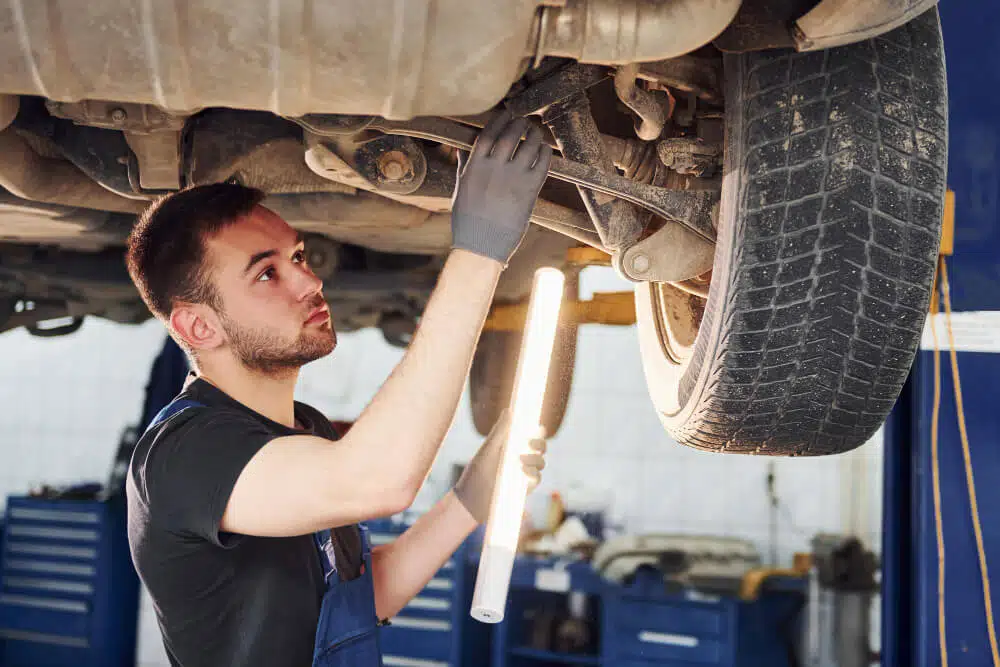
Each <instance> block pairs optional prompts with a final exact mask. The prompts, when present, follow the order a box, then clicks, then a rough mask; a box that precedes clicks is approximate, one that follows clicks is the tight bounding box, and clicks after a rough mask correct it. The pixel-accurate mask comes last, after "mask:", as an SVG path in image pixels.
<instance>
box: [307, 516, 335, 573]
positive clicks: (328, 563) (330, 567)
mask: <svg viewBox="0 0 1000 667" xmlns="http://www.w3.org/2000/svg"><path fill="white" fill-rule="evenodd" d="M313 541H314V542H315V543H316V550H317V551H318V552H319V560H320V564H321V565H322V566H323V581H324V582H326V584H327V585H329V583H330V577H331V575H334V574H336V572H337V568H336V566H335V565H334V563H335V562H336V560H337V559H336V557H335V556H334V554H333V542H332V540H331V531H330V529H329V528H325V529H323V530H318V531H316V532H315V533H313Z"/></svg>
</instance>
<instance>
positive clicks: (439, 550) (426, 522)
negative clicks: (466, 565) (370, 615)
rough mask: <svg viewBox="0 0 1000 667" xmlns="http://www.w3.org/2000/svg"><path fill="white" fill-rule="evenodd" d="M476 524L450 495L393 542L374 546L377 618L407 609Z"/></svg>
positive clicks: (373, 569)
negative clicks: (405, 607) (407, 605)
mask: <svg viewBox="0 0 1000 667" xmlns="http://www.w3.org/2000/svg"><path fill="white" fill-rule="evenodd" d="M477 525H478V524H477V522H476V520H475V519H473V518H472V515H471V514H469V512H468V511H467V510H466V509H465V507H464V506H463V505H462V503H460V502H459V501H458V499H457V498H456V497H455V495H454V494H453V493H451V492H449V493H448V494H447V495H445V496H444V498H442V499H441V500H440V501H438V502H437V503H436V504H435V505H434V507H432V508H431V509H430V511H428V512H427V513H426V514H424V515H423V516H421V517H420V518H419V519H417V520H416V521H415V522H414V524H413V525H412V526H410V528H409V529H407V530H406V532H404V533H403V534H402V535H400V536H399V537H398V538H397V539H396V540H395V541H394V542H392V543H391V544H386V545H382V546H379V547H376V548H375V549H374V550H373V551H372V578H373V580H374V585H375V610H376V613H377V614H378V617H379V618H390V617H392V616H395V615H396V614H397V613H398V612H399V610H400V609H402V608H403V607H404V606H406V604H407V603H408V602H409V601H410V600H411V599H413V597H414V596H415V595H416V594H417V593H419V592H420V591H421V590H422V589H423V588H424V587H425V586H426V585H427V582H428V581H430V580H431V579H432V578H433V577H434V574H435V573H436V572H437V571H438V570H440V569H441V567H442V566H443V565H444V564H445V562H446V561H447V560H448V559H449V558H450V557H451V556H452V554H454V553H455V550H456V549H458V547H460V546H461V544H462V541H463V540H465V538H467V537H468V536H469V534H470V533H471V532H472V531H473V530H475V528H476V526H477ZM456 566H457V567H460V566H461V564H456Z"/></svg>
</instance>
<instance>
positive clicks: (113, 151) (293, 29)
mask: <svg viewBox="0 0 1000 667" xmlns="http://www.w3.org/2000/svg"><path fill="white" fill-rule="evenodd" d="M861 4H866V5H867V7H866V8H865V9H864V10H863V11H862V10H859V9H858V6H857V5H858V3H847V10H843V9H842V10H840V13H838V12H836V11H833V10H831V8H830V4H829V0H825V1H824V2H817V1H816V0H785V1H782V2H777V1H773V0H744V1H743V2H740V0H713V1H711V2H693V1H682V0H677V1H674V2H651V1H632V2H612V1H610V0H603V1H596V0H595V1H592V2H586V1H584V0H561V1H559V2H542V3H539V2H534V1H531V2H528V1H525V0H522V1H520V2H513V3H505V4H503V5H501V6H496V7H492V6H491V7H490V8H489V11H487V9H486V8H480V9H481V11H471V10H470V9H469V7H468V6H467V4H464V3H447V2H445V3H440V2H430V1H428V2H414V3H393V2H389V1H388V0H379V1H376V2H369V3H365V6H364V7H363V8H361V7H359V6H356V5H354V4H353V3H346V2H330V3H320V4H316V3H298V2H293V3H284V4H282V5H281V7H280V11H278V10H277V9H273V8H271V9H269V5H267V3H259V6H257V5H256V4H255V6H254V7H253V8H252V9H253V10H255V11H252V10H250V8H246V9H241V10H235V9H233V8H232V7H229V6H228V5H225V4H224V3H215V2H208V1H201V2H193V1H192V2H182V3H179V6H180V7H181V8H182V10H183V11H177V10H176V9H169V10H168V9H165V8H163V9H161V8H160V7H156V8H153V7H151V6H145V5H143V6H142V7H141V8H132V7H131V6H126V4H125V3H114V2H96V3H90V5H88V7H87V8H85V9H84V8H78V7H76V6H75V5H71V4H70V3H66V2H61V3H60V2H56V3H46V4H45V5H44V6H43V5H37V4H27V3H23V2H15V3H12V4H11V9H9V10H6V11H7V13H6V14H4V13H3V12H2V11H0V26H2V27H3V28H4V34H13V35H17V36H18V39H17V40H8V43H5V44H4V45H0V60H2V61H3V62H5V63H7V67H6V68H5V69H4V72H3V73H2V74H0V331H5V330H10V329H13V328H17V327H22V326H23V327H27V328H28V330H29V331H30V332H31V333H33V334H35V335H40V336H53V335H60V334H67V333H72V332H73V331H75V330H76V329H77V328H78V327H79V326H80V323H81V322H82V319H83V318H84V317H87V316H97V317H103V318H107V319H110V320H113V321H117V322H122V323H138V322H141V321H143V320H145V319H148V318H149V317H150V315H149V313H148V311H147V310H146V308H145V306H144V305H143V303H142V302H141V300H140V299H139V297H138V294H137V292H136V291H135V290H134V288H133V286H132V284H131V282H130V281H129V278H128V275H127V273H126V272H125V268H124V265H123V263H122V258H121V248H122V245H123V242H124V240H125V238H126V236H127V234H128V233H129V230H130V229H131V227H132V225H133V223H134V220H135V219H136V216H137V215H138V214H139V213H141V211H142V210H143V209H144V208H145V207H146V206H147V205H148V204H149V202H150V201H152V200H153V199H155V198H156V197H158V196H160V195H162V194H165V193H169V192H173V191H176V190H177V189H180V188H184V187H189V186H193V185H198V184H203V183H211V182H219V181H232V182H238V183H242V184H244V185H248V186H252V187H256V188H260V189H261V190H264V191H265V192H266V193H267V195H268V197H267V199H266V201H265V205H266V206H268V207H269V208H271V209H272V210H274V211H275V212H277V213H278V214H279V215H281V216H282V217H283V218H284V219H286V220H287V221H288V222H289V223H290V224H291V225H292V226H294V227H296V228H297V229H300V230H301V231H302V232H303V233H304V234H306V235H307V251H308V253H309V261H310V264H311V266H312V267H313V269H314V270H315V271H316V273H317V275H319V277H321V278H322V279H323V280H324V283H325V292H326V295H327V298H328V301H329V302H330V306H331V310H332V312H333V313H334V319H335V323H336V325H337V328H338V329H340V330H342V331H352V330H356V329H360V328H366V327H377V328H379V329H380V330H381V331H382V333H383V335H384V336H385V338H386V340H387V341H389V342H390V343H391V344H394V345H399V346H405V345H406V344H407V342H408V340H409V338H410V336H411V335H412V333H413V331H414V330H415V328H416V327H417V326H418V323H419V318H420V314H421V312H422V310H423V307H424V305H425V304H426V301H427V298H428V297H429V295H430V292H431V290H432V289H433V287H434V284H435V280H436V276H437V272H438V271H439V269H440V266H441V263H442V261H443V259H444V257H445V255H446V254H447V251H448V250H449V247H450V217H449V210H450V204H451V197H452V193H453V192H454V188H455V182H456V164H457V154H458V151H461V150H468V149H469V148H470V147H471V146H472V144H473V143H474V141H475V138H476V136H477V133H478V131H479V129H480V128H482V126H483V125H484V124H485V122H486V119H487V118H488V116H489V112H490V111H491V110H492V109H495V108H497V107H506V108H508V109H510V110H512V111H513V112H515V113H517V114H519V115H523V116H529V117H531V118H532V119H533V122H535V123H537V124H539V125H540V126H542V127H544V128H545V129H546V130H547V135H546V136H547V141H549V142H550V143H551V144H552V145H553V146H554V147H555V148H556V149H557V156H556V157H555V158H554V159H553V161H552V165H551V167H550V171H549V176H550V177H549V179H548V182H547V183H546V185H545V187H544V188H543V190H542V193H541V195H540V197H539V199H538V201H537V203H536V205H535V208H534V211H533V213H532V222H533V223H534V225H532V229H531V230H530V232H529V235H528V237H527V238H526V239H525V241H524V242H523V243H522V247H521V248H520V249H519V250H518V252H517V254H516V255H515V257H514V259H513V260H512V262H511V264H510V266H509V267H508V269H507V271H505V273H504V276H503V278H502V280H501V284H500V287H499V289H498V292H497V303H498V304H502V303H516V302H518V301H520V300H523V299H524V298H525V297H526V295H527V291H528V289H529V287H530V280H531V276H532V274H533V272H534V270H535V269H536V268H537V267H538V266H542V265H546V264H548V265H555V266H560V267H562V266H564V265H565V263H566V253H567V250H569V249H570V248H572V247H574V246H581V245H584V246H590V247H593V248H596V249H599V250H601V251H603V252H604V253H606V254H607V255H608V257H609V261H610V263H611V264H612V265H613V266H614V268H615V270H616V271H617V272H618V274H619V275H621V276H622V277H624V278H626V279H627V280H629V281H631V282H632V283H633V284H634V287H635V301H636V315H637V318H638V323H639V326H638V329H639V332H638V333H639V344H640V348H641V349H642V352H643V359H644V368H645V371H646V381H647V384H648V386H649V387H650V394H651V397H652V399H653V402H654V403H655V404H656V407H657V410H658V412H659V413H660V415H661V419H662V420H663V422H664V425H665V426H666V428H667V429H668V430H669V431H670V433H671V434H672V435H673V436H674V437H675V439H677V440H678V441H679V442H682V443H683V444H687V445H690V446H694V447H699V448H703V449H709V450H713V451H730V452H740V453H754V454H793V455H817V454H827V453H836V452H840V451H846V450H848V449H851V448H853V447H856V446H858V445H859V444H861V443H862V442H864V441H865V440H866V439H867V437H869V436H870V435H871V433H872V432H873V431H874V430H875V429H876V428H877V427H878V426H879V424H880V423H881V421H882V420H883V419H884V418H885V414H887V412H888V409H889V407H891V404H892V402H893V400H894V399H895V396H896V395H897V394H898V391H899V388H900V387H901V386H902V382H903V380H904V379H905V375H906V371H907V370H908V368H909V364H910V362H911V361H912V357H913V353H914V350H915V347H916V344H917V340H918V338H919V330H920V327H921V326H922V321H923V320H922V315H923V313H924V312H926V302H927V299H928V298H929V292H930V285H931V282H932V280H933V254H934V252H936V242H937V235H938V233H939V230H940V217H941V215H940V210H941V203H942V201H943V196H944V191H943V189H944V180H943V169H944V159H945V156H946V139H945V137H946V132H945V130H946V115H945V114H946V112H945V105H944V103H945V100H946V96H945V92H944V78H943V56H942V55H941V45H940V28H939V26H938V23H937V16H936V10H935V9H934V8H933V4H934V3H933V2H904V3H902V5H899V3H893V2H888V1H886V2H875V3H861ZM897 5H899V6H897ZM852 9H853V10H856V11H852ZM431 10H433V11H431ZM241 12H242V13H241ZM880 12H881V13H880ZM54 26H63V27H64V28H65V27H67V26H72V28H71V29H67V30H62V29H60V30H57V29H56V27H54ZM570 284H574V283H573V282H572V281H570ZM567 296H568V297H569V298H573V297H574V296H575V295H574V294H572V293H569V294H568V295H567ZM562 335H563V336H564V338H565V340H564V341H563V346H564V347H566V348H570V347H575V343H574V342H571V340H570V339H574V338H575V335H576V328H575V327H574V326H572V325H570V324H565V325H564V327H563V331H562ZM516 341H517V337H516V334H514V333H511V332H485V333H484V335H483V338H482V341H481V345H480V352H479V353H477V364H478V365H479V367H478V370H477V368H474V369H473V377H474V378H477V377H478V378H480V380H479V382H480V384H481V386H480V388H479V396H480V397H481V398H482V401H483V402H485V404H486V406H485V408H484V409H485V410H486V413H485V416H483V418H482V419H480V420H477V425H479V423H480V422H482V423H483V424H484V425H486V424H488V423H490V418H491V416H493V415H495V414H496V410H497V409H498V406H502V405H503V404H505V402H506V400H507V399H508V398H509V393H505V392H509V374H510V373H511V372H512V367H513V364H512V362H511V355H512V354H514V351H515V350H516ZM497 355H501V356H502V358H500V359H499V361H498V360H497V358H496V357H497ZM567 360H568V366H567V367H568V368H569V370H567V371H566V372H564V373H563V374H562V378H563V379H562V380H557V381H556V384H554V385H550V388H549V394H550V399H549V400H555V399H552V398H551V396H552V395H555V394H564V393H568V391H569V377H570V376H571V374H572V372H571V366H572V355H569V356H568V357H567ZM564 361H566V360H564ZM485 366H489V367H490V368H492V369H494V370H493V371H490V372H485V371H483V368H484V367H485ZM504 373H506V374H507V376H508V377H507V379H506V380H499V379H498V377H499V376H500V375H503V374H504ZM557 375H559V374H557ZM490 383H493V384H494V385H495V387H494V388H497V387H501V385H504V383H506V385H507V386H508V389H506V390H503V389H497V390H496V391H492V392H486V391H485V390H484V389H483V387H485V386H488V385H490ZM474 391H476V389H475V388H474ZM487 396H488V398H487ZM557 402H558V401H557ZM562 406H563V409H564V408H565V400H563V401H562ZM475 409H476V408H475V407H474V410H475ZM561 418H562V415H561V412H560V411H559V410H558V409H556V410H554V411H552V414H551V415H550V416H549V417H547V423H546V426H547V428H548V429H549V430H550V432H551V431H553V430H554V429H557V428H558V426H559V422H560V421H561Z"/></svg>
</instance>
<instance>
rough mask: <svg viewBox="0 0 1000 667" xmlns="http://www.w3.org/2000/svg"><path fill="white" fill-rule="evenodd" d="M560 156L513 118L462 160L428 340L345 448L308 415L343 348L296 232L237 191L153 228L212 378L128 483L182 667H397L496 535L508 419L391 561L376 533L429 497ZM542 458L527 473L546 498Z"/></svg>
mask: <svg viewBox="0 0 1000 667" xmlns="http://www.w3.org/2000/svg"><path fill="white" fill-rule="evenodd" d="M522 137H524V141H523V142H521V138H522ZM551 156H552V151H551V149H550V148H549V147H548V146H546V145H545V144H543V142H542V135H541V131H540V130H539V129H538V128H536V127H534V126H531V125H529V124H528V123H527V121H526V120H525V119H523V118H516V117H513V116H512V115H511V114H509V113H506V112H501V113H499V114H497V115H495V116H494V117H493V118H492V119H491V120H490V122H489V123H488V124H487V126H486V128H484V130H483V131H482V133H481V134H480V136H479V138H478V140H477V142H476V145H475V146H474V147H473V149H472V151H471V152H470V154H469V156H468V157H467V158H463V157H460V159H459V179H458V184H457V186H456V189H455V195H454V198H453V202H452V203H453V209H452V248H451V251H450V252H449V254H448V257H447V258H446V261H445V263H444V266H443V268H442V271H441V273H440V276H439V279H438V283H437V286H436V287H435V290H434V292H433V293H432V295H431V298H430V300H429V302H428V304H427V306H426V309H425V311H424V313H423V316H422V318H421V321H420V326H419V328H418V329H417V331H416V333H415V335H414V336H413V340H412V342H411V344H410V345H409V347H408V349H407V350H406V353H405V354H404V356H403V358H402V360H401V361H400V363H399V365H398V366H397V367H396V368H395V369H394V371H393V372H392V373H391V375H390V376H389V378H388V379H387V380H386V382H385V383H384V385H383V386H382V387H381V389H380V390H379V391H378V392H377V393H376V395H375V396H374V397H373V399H372V400H371V402H370V404H369V405H368V406H367V407H366V409H365V410H364V411H363V412H362V413H361V414H360V415H359V416H358V418H357V419H356V421H355V422H354V423H353V425H352V427H351V428H350V429H349V430H348V431H347V432H346V433H344V434H343V435H342V436H341V437H338V434H336V433H335V432H334V430H333V428H332V426H331V424H330V422H329V421H328V420H327V419H326V418H325V417H324V416H323V415H322V414H321V413H320V412H319V411H317V410H316V409H314V408H312V407H310V406H308V405H305V404H303V403H300V402H298V401H296V400H294V394H295V385H296V381H297V378H298V373H299V369H300V368H301V366H303V365H304V364H306V363H308V362H310V361H313V360H315V359H319V358H320V357H323V356H325V355H327V354H329V353H330V352H332V351H333V349H334V348H335V346H336V340H337V336H336V333H335V330H334V328H333V325H332V323H331V318H330V313H329V310H328V307H327V304H326V302H325V299H324V297H323V292H322V287H323V285H322V282H321V281H320V280H319V279H318V278H317V277H316V276H315V275H314V274H313V273H312V271H310V269H309V267H308V265H307V263H306V253H305V251H304V249H303V244H302V241H301V239H300V237H299V236H298V234H297V233H296V232H295V230H293V229H292V228H291V227H290V226H289V225H288V224H287V223H285V222H284V221H283V220H282V219H281V218H280V217H278V216H277V215H275V214H274V213H273V212H271V211H269V210H268V209H266V208H264V207H263V206H261V205H260V202H261V200H262V199H263V194H262V193H260V192H258V191H256V190H252V189H249V188H245V187H242V186H239V185H235V184H213V185H205V186H198V187H193V188H190V189H186V190H182V191H179V192H177V193H174V194H171V195H168V196H166V197H165V198H163V199H161V200H158V201H157V202H156V203H154V204H153V205H152V206H151V207H150V208H149V210H147V211H146V212H145V213H144V214H143V216H142V218H141V220H140V221H139V222H138V223H137V224H136V226H135V228H134V230H133V232H132V234H131V235H130V237H129V240H128V248H127V251H126V260H127V266H128V270H129V274H130V275H131V277H132V279H133V281H134V282H135V284H136V287H137V288H138V289H139V292H140V294H141V295H142V298H143V299H144V301H145V303H146V304H147V306H148V307H149V309H150V310H151V312H152V313H153V314H154V315H155V316H156V317H157V318H158V319H160V320H161V321H163V322H164V324H165V325H166V327H167V329H168V331H169V333H170V335H171V336H173V337H174V339H175V340H176V341H177V342H178V344H179V345H181V346H182V347H183V348H184V349H185V351H186V352H187V353H188V355H189V357H190V359H191V362H192V368H193V370H192V374H191V376H189V378H188V380H187V382H186V384H185V387H184V389H183V390H182V392H181V393H180V394H179V395H178V396H177V397H176V398H175V400H174V401H172V402H171V404H170V405H168V406H167V407H166V408H164V410H162V411H161V412H160V414H158V415H157V417H156V418H155V419H154V420H153V421H152V423H151V424H150V426H149V427H148V429H147V430H146V432H145V434H144V435H143V437H142V438H141V439H140V441H139V442H138V444H137V446H136V448H135V451H134V454H133V457H132V462H131V466H130V470H129V476H128V481H127V498H128V512H129V527H128V530H129V543H130V546H131V550H132V557H133V561H134V563H135V566H136V569H137V571H138V573H139V575H140V577H141V579H142V581H143V583H144V584H145V586H146V588H147V589H148V590H149V593H150V595H151V597H152V601H153V605H154V608H155V611H156V616H157V622H158V624H159V626H160V630H161V633H162V636H163V641H164V645H165V648H166V651H167V654H168V656H169V659H170V662H171V664H172V665H181V666H183V667H194V666H198V665H211V666H212V667H222V666H225V665H233V666H236V665H239V666H240V667H255V666H261V667H263V666H265V665H266V666H267V667H274V666H276V665H282V666H286V665H287V666H291V667H305V666H307V665H320V666H328V665H354V666H362V667H364V666H367V665H379V664H381V659H380V653H379V647H378V631H377V626H378V624H380V623H384V622H386V619H388V618H391V617H392V616H393V615H395V614H396V613H397V612H398V611H399V610H400V609H401V608H402V607H403V606H404V605H405V604H406V603H407V602H408V601H409V600H410V599H411V598H412V597H413V596H415V595H416V594H417V593H418V592H419V591H420V590H421V589H422V588H423V587H424V586H425V585H426V583H427V582H428V581H429V580H430V579H431V577H432V576H433V575H434V573H435V572H437V571H438V570H439V569H440V568H441V567H442V565H443V564H444V563H445V561H446V560H448V558H449V557H450V556H451V555H452V554H453V552H454V551H455V550H456V549H457V548H458V546H460V544H461V543H462V541H463V540H464V539H465V538H466V537H467V536H468V535H469V534H470V533H471V532H472V531H473V530H474V529H475V527H476V526H477V525H479V524H480V523H482V522H484V521H485V520H486V518H487V516H488V513H489V504H490V500H491V495H492V489H493V484H494V482H495V477H496V473H497V467H498V465H499V461H500V458H501V452H502V448H503V442H504V440H505V436H506V432H507V430H508V429H509V416H507V415H505V416H503V417H502V418H501V419H500V420H498V422H497V424H496V425H495V426H494V428H493V429H492V431H491V433H490V434H489V435H488V436H487V438H486V439H485V440H484V442H483V444H482V445H481V446H480V448H479V450H478V452H477V453H476V455H475V456H474V457H473V459H472V460H471V461H470V463H469V465H468V466H467V467H466V469H465V471H464V472H463V474H462V475H461V476H460V478H459V479H458V481H457V482H456V484H455V486H454V487H453V488H452V489H451V490H450V491H449V492H448V493H447V494H446V495H445V496H444V497H443V498H441V499H440V500H439V501H438V502H437V503H436V504H435V505H434V506H433V507H432V508H431V509H430V510H429V511H428V512H427V513H426V514H424V515H422V516H421V517H420V518H419V519H418V520H417V521H416V522H415V523H414V524H413V525H412V526H411V527H410V528H409V529H408V530H407V531H406V532H405V533H404V534H403V535H401V536H399V537H398V538H397V539H396V540H395V541H394V542H393V543H392V544H388V545H380V546H378V547H376V548H374V549H372V548H370V545H369V543H368V539H367V535H366V529H365V527H364V525H363V522H364V521H366V520H369V519H373V518H376V517H385V516H388V515H391V514H394V513H396V512H400V511H402V510H404V509H405V508H407V507H408V506H409V505H410V504H411V503H412V501H413V499H414V497H415V495H416V493H417V491H418V490H419V488H420V486H421V485H422V483H423V482H424V480H425V478H426V476H427V474H428V471H429V469H430V467H431V464H432V463H433V461H434V458H435V455H436V454H437V452H438V449H439V447H440V445H441V443H442V441H443V439H444V437H445V435H446V434H447V431H448V429H449V427H450V425H451V422H452V420H453V418H454V414H455V411H456V409H457V406H458V401H459V399H460V396H461V393H462V391H463V388H464V383H465V380H466V376H467V374H468V371H469V368H470V365H471V362H472V354H473V351H474V348H475V346H476V343H477V340H478V338H479V335H480V332H481V329H482V326H483V323H484V321H485V319H486V316H487V314H488V311H489V308H490V305H491V302H492V299H493V296H494V291H495V289H496V285H497V281H498V278H499V276H500V274H501V272H502V271H503V269H504V268H505V267H506V264H507V262H508V260H509V259H510V257H511V255H512V254H513V253H514V251H515V250H516V249H517V247H518V245H519V244H520V243H521V241H522V239H523V237H524V234H525V232H526V230H527V226H528V224H529V222H528V220H529V215H530V213H531V210H532V208H533V206H534V202H535V200H536V198H537V196H538V193H539V191H540V189H541V186H542V184H543V182H544V181H545V177H546V173H547V169H548V165H549V161H550V159H551ZM463 165H464V167H463ZM541 438H542V436H541V434H540V437H539V439H537V440H536V441H534V442H533V443H532V447H533V450H532V453H531V454H528V455H525V456H524V457H523V458H522V461H523V467H524V469H525V471H526V472H527V474H528V475H529V477H530V478H531V486H532V488H534V486H535V485H537V483H538V480H539V478H540V472H541V469H542V467H543V466H544V460H543V458H542V457H543V454H544V447H545V443H544V440H542V439H541Z"/></svg>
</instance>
